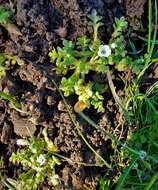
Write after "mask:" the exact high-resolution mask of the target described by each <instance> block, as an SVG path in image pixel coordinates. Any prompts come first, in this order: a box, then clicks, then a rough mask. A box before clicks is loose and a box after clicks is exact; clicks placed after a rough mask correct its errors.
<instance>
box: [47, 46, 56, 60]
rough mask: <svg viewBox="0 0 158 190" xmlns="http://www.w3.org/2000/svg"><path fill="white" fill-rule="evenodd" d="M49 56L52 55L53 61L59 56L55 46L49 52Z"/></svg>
mask: <svg viewBox="0 0 158 190" xmlns="http://www.w3.org/2000/svg"><path fill="white" fill-rule="evenodd" d="M48 56H49V57H50V61H51V62H54V61H55V60H56V59H57V57H58V54H57V52H56V49H55V48H53V49H52V51H51V52H49V54H48Z"/></svg>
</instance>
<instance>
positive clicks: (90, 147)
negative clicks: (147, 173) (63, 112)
mask: <svg viewBox="0 0 158 190" xmlns="http://www.w3.org/2000/svg"><path fill="white" fill-rule="evenodd" d="M52 82H53V84H54V85H55V87H56V89H57V90H58V92H59V94H60V96H61V97H62V99H63V101H64V104H65V106H66V109H67V112H68V114H69V117H70V119H71V121H72V123H73V124H74V126H75V128H76V130H77V132H78V134H79V135H80V137H81V138H82V140H83V141H84V142H85V144H86V145H87V147H88V148H89V149H90V150H91V151H92V152H93V153H94V154H95V155H96V156H97V157H98V158H99V159H100V160H101V161H102V162H103V163H104V164H105V165H106V166H107V167H108V168H111V166H110V165H109V164H108V163H107V162H106V161H105V160H104V159H103V157H102V156H100V155H99V154H98V153H97V152H96V151H95V150H94V148H93V147H92V146H91V145H90V144H89V142H88V141H87V140H86V138H85V137H84V135H83V134H82V132H81V130H80V128H79V125H78V124H77V122H76V121H75V119H74V117H73V116H72V113H71V112H70V110H69V107H68V105H67V102H66V100H65V98H64V96H63V94H62V93H61V91H60V89H59V88H58V86H57V84H56V83H55V81H54V80H52Z"/></svg>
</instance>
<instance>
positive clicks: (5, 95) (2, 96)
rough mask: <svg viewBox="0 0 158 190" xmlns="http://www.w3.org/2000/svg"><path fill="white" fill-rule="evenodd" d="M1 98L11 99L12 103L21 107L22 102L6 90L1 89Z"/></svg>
mask: <svg viewBox="0 0 158 190" xmlns="http://www.w3.org/2000/svg"><path fill="white" fill-rule="evenodd" d="M0 98H1V99H4V100H7V101H9V102H10V103H11V105H13V106H15V107H16V108H18V109H20V108H21V104H20V103H19V102H18V101H17V100H16V99H15V98H14V97H13V96H11V95H9V94H7V93H5V92H2V91H0Z"/></svg>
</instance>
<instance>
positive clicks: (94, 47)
mask: <svg viewBox="0 0 158 190" xmlns="http://www.w3.org/2000/svg"><path fill="white" fill-rule="evenodd" d="M88 17H89V19H90V21H91V25H92V26H93V29H94V39H93V40H91V39H89V38H88V37H87V36H82V37H79V38H78V39H77V42H76V44H73V43H72V42H71V41H67V40H64V41H63V47H62V48H61V47H57V48H53V50H52V51H51V52H50V53H49V57H50V60H51V62H55V64H56V72H57V73H58V74H62V75H64V76H65V77H63V78H62V80H61V84H60V89H61V90H62V91H63V92H64V95H65V96H69V95H71V94H77V95H78V101H82V102H83V103H84V104H85V105H86V107H87V108H89V107H90V106H91V105H93V106H94V108H95V109H97V111H98V112H103V111H104V107H103V96H102V94H101V93H102V90H101V89H100V90H99V89H98V88H95V87H96V83H98V86H104V87H103V88H105V84H104V83H101V82H98V81H94V80H90V81H88V80H87V79H88V76H89V73H90V72H91V71H93V72H95V73H98V74H106V72H107V70H108V66H109V65H114V67H115V68H116V69H118V70H119V71H122V70H123V71H124V70H127V69H129V67H130V66H131V64H132V63H133V62H132V59H131V58H129V57H128V56H127V55H126V51H125V42H124V37H123V35H122V32H123V31H124V29H125V28H126V26H127V22H126V21H125V19H124V18H123V17H121V18H120V19H116V24H115V25H114V29H115V31H114V34H113V35H112V38H111V40H110V41H109V45H104V44H103V42H102V41H101V40H99V39H98V37H97V35H98V29H99V27H100V26H102V23H101V19H102V17H101V16H98V15H97V13H96V11H95V10H93V11H92V13H91V15H89V16H88Z"/></svg>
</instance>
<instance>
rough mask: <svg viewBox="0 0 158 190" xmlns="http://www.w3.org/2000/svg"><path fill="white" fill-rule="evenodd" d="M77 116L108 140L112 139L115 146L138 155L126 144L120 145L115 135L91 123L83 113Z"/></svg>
mask: <svg viewBox="0 0 158 190" xmlns="http://www.w3.org/2000/svg"><path fill="white" fill-rule="evenodd" d="M79 115H80V116H81V117H82V118H83V119H84V120H85V121H87V123H89V124H90V125H91V126H92V127H94V128H95V129H97V130H98V131H100V132H101V133H104V134H105V135H107V136H108V137H110V139H112V140H113V141H114V142H115V143H116V144H117V145H120V146H122V147H124V148H126V149H127V150H129V151H130V152H132V153H133V154H135V155H140V152H139V151H137V150H134V149H132V148H130V147H129V146H127V145H126V144H124V143H122V142H121V141H120V140H118V139H117V138H116V137H115V135H113V134H110V133H108V132H107V131H106V130H105V129H104V128H101V127H99V126H98V125H97V124H96V123H95V122H94V121H92V120H91V119H90V118H89V117H88V116H86V115H85V114H84V113H83V112H80V113H79Z"/></svg>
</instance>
